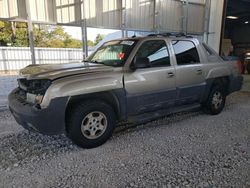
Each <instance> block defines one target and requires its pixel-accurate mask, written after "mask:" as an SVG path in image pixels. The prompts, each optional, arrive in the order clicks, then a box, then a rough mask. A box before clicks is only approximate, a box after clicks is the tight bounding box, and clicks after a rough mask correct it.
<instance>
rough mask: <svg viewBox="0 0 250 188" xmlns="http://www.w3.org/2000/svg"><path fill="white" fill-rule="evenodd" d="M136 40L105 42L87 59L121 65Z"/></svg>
mask: <svg viewBox="0 0 250 188" xmlns="http://www.w3.org/2000/svg"><path fill="white" fill-rule="evenodd" d="M136 42H137V41H136V40H116V41H110V42H106V43H105V44H103V45H102V46H101V47H100V48H99V49H97V51H95V52H94V53H93V54H92V55H91V56H90V57H89V58H88V59H87V61H89V62H92V63H97V64H104V65H109V66H116V67H119V66H123V65H124V63H125V61H126V60H127V58H128V56H129V54H130V52H131V51H132V49H133V48H134V46H135V44H136Z"/></svg>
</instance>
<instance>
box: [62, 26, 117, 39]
mask: <svg viewBox="0 0 250 188" xmlns="http://www.w3.org/2000/svg"><path fill="white" fill-rule="evenodd" d="M63 28H64V29H65V31H66V32H67V33H68V34H70V35H71V36H72V37H73V38H75V39H79V40H82V36H81V35H82V32H81V28H80V27H69V26H64V27H63ZM116 31H118V30H113V29H99V28H89V27H88V28H87V35H88V40H92V41H95V38H96V35H97V34H102V35H107V34H109V33H114V32H116Z"/></svg>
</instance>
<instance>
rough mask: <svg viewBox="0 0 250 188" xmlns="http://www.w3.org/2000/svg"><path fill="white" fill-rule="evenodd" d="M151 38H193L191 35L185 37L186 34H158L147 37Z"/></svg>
mask: <svg viewBox="0 0 250 188" xmlns="http://www.w3.org/2000/svg"><path fill="white" fill-rule="evenodd" d="M147 36H149V37H155V36H156V37H187V38H193V37H192V36H190V35H185V34H184V33H156V34H149V35H147Z"/></svg>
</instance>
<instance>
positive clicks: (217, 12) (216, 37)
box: [205, 0, 224, 52]
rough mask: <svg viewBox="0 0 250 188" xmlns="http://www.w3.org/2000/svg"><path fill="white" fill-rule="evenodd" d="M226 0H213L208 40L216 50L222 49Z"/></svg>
mask: <svg viewBox="0 0 250 188" xmlns="http://www.w3.org/2000/svg"><path fill="white" fill-rule="evenodd" d="M223 7H224V0H211V7H210V18H209V30H208V36H207V37H208V38H207V41H205V42H207V43H208V45H209V46H211V47H212V48H213V49H214V50H215V51H217V52H219V51H220V39H221V26H222V16H223Z"/></svg>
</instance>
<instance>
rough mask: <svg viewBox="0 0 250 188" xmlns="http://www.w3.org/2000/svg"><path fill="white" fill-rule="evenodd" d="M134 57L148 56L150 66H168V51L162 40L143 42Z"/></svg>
mask: <svg viewBox="0 0 250 188" xmlns="http://www.w3.org/2000/svg"><path fill="white" fill-rule="evenodd" d="M135 58H148V60H149V62H150V65H151V67H161V66H170V59H169V53H168V49H167V46H166V42H165V41H164V40H150V41H146V42H144V43H143V44H142V45H141V46H140V48H139V50H138V51H137V53H136V55H135Z"/></svg>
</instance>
